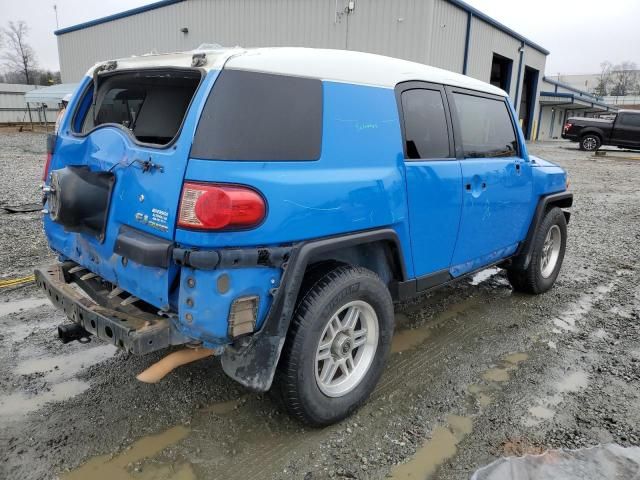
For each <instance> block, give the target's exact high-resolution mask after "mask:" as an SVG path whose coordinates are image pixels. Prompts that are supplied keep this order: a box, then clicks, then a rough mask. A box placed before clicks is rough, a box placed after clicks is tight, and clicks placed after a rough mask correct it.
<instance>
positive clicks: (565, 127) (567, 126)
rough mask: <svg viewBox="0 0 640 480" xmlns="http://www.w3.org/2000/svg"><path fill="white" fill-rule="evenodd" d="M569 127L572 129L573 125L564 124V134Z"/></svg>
mask: <svg viewBox="0 0 640 480" xmlns="http://www.w3.org/2000/svg"><path fill="white" fill-rule="evenodd" d="M571 127H573V123H569V122H567V123H565V124H564V131H565V132H566V131H567V130H569V129H570V128H571Z"/></svg>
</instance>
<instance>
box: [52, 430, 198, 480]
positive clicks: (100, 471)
mask: <svg viewBox="0 0 640 480" xmlns="http://www.w3.org/2000/svg"><path fill="white" fill-rule="evenodd" d="M188 435H189V429H188V428H186V427H184V426H181V425H178V426H175V427H173V428H170V429H169V430H166V431H165V432H162V433H160V434H157V435H149V436H148V437H144V438H141V439H140V440H138V441H136V442H134V443H133V444H132V445H131V446H130V447H128V448H127V449H125V450H124V451H123V452H122V453H120V454H118V455H115V456H112V455H102V456H100V457H95V458H93V459H91V460H89V461H88V462H86V463H85V464H83V465H82V466H80V467H79V468H77V469H75V470H72V471H70V472H68V473H65V474H63V475H61V476H60V478H61V480H85V479H89V478H90V479H91V480H129V479H136V480H140V479H144V480H147V479H148V480H151V479H154V480H156V479H157V480H165V479H166V480H168V479H173V480H191V479H195V478H196V477H195V473H194V471H193V469H192V468H191V465H190V464H188V463H178V464H170V463H166V464H164V463H160V462H153V463H152V462H147V463H145V464H144V467H142V466H140V465H139V463H140V462H142V461H143V460H145V459H147V458H151V457H154V456H156V455H158V454H159V453H161V452H162V451H163V450H164V449H166V448H168V447H170V446H172V445H175V444H176V443H178V442H180V441H181V440H184V439H185V438H186V437H187V436H188Z"/></svg>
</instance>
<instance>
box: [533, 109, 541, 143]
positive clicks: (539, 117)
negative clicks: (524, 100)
mask: <svg viewBox="0 0 640 480" xmlns="http://www.w3.org/2000/svg"><path fill="white" fill-rule="evenodd" d="M542 108H543V106H542V104H540V108H539V109H538V129H537V130H536V138H535V139H534V140H535V141H536V142H537V141H538V137H539V136H540V122H542Z"/></svg>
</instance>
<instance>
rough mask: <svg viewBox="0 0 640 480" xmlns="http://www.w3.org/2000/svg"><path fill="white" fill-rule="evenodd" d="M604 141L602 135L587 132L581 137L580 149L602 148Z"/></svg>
mask: <svg viewBox="0 0 640 480" xmlns="http://www.w3.org/2000/svg"><path fill="white" fill-rule="evenodd" d="M601 144H602V142H601V141H600V137H599V136H597V135H594V134H587V135H585V136H583V137H582V138H581V139H580V150H586V151H587V152H593V151H595V150H597V149H599V148H600V145H601Z"/></svg>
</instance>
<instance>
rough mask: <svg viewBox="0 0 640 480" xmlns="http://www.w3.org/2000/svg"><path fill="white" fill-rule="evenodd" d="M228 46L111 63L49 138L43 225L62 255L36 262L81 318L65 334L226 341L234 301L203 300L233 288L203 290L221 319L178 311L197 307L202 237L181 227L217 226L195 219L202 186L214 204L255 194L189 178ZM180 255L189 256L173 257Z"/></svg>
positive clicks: (240, 312)
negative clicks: (182, 236)
mask: <svg viewBox="0 0 640 480" xmlns="http://www.w3.org/2000/svg"><path fill="white" fill-rule="evenodd" d="M230 54H231V53H230V52H229V51H218V52H209V53H207V54H195V55H193V56H191V55H185V54H176V55H162V56H150V57H140V58H137V59H130V60H124V61H118V62H107V63H104V64H101V65H98V66H96V67H95V68H94V69H93V70H92V71H91V72H90V74H89V75H88V76H87V77H85V79H84V80H83V82H82V83H81V85H80V86H79V88H78V90H77V92H76V93H75V94H74V96H73V98H72V99H71V101H70V104H69V107H68V109H67V112H66V114H65V117H64V118H63V120H62V122H61V124H60V128H59V130H58V132H57V134H56V136H54V137H51V138H50V139H49V142H48V143H49V145H48V147H49V148H48V151H49V158H48V160H47V163H46V166H45V172H44V180H45V184H44V186H43V192H44V194H45V198H44V201H45V207H44V212H45V215H44V229H45V233H46V236H47V239H48V242H49V245H50V247H51V248H52V249H53V250H54V251H55V252H56V253H58V254H59V258H60V263H58V264H56V265H52V266H49V267H44V268H40V269H38V270H36V281H37V284H38V285H39V286H40V287H41V288H42V289H43V290H44V291H45V292H46V293H47V295H48V296H49V298H50V299H51V300H52V302H53V303H54V304H55V305H56V306H58V307H60V308H62V309H64V311H65V312H66V314H67V316H68V317H69V318H70V319H71V320H72V321H73V322H74V324H72V325H68V326H66V327H64V326H63V327H62V328H61V329H60V336H61V338H62V339H63V340H67V341H68V340H73V339H78V338H82V337H86V336H89V335H95V336H97V337H99V338H101V339H103V340H106V341H108V342H110V343H112V344H114V345H116V346H118V347H120V348H124V349H126V350H128V351H130V352H133V353H137V354H144V353H148V352H151V351H154V350H158V349H162V348H165V347H167V346H170V345H176V344H183V343H191V344H196V345H204V346H206V347H209V348H214V349H217V348H220V347H221V346H223V345H224V344H226V343H229V341H230V339H231V337H230V331H229V329H228V325H227V317H228V314H229V304H230V303H231V301H232V299H231V298H229V299H227V300H226V301H225V302H223V303H222V304H220V305H219V307H218V308H214V307H212V305H216V302H215V301H214V302H212V303H210V304H209V305H208V306H207V307H205V305H203V303H204V302H206V301H207V293H208V295H216V294H218V295H219V291H221V292H223V293H227V292H229V291H230V292H231V293H233V289H232V288H230V287H227V288H226V289H223V288H222V287H224V281H223V280H222V281H218V284H219V286H220V287H219V288H218V290H219V291H218V290H214V289H213V288H212V289H211V291H210V292H207V293H205V292H202V293H201V294H200V297H199V298H198V301H199V302H200V304H199V305H198V309H199V312H203V307H204V313H205V314H206V315H208V316H209V317H211V318H213V317H215V321H213V320H211V321H209V322H206V323H205V324H204V325H202V324H198V323H194V322H192V314H191V313H188V314H185V313H184V312H183V314H182V316H181V315H180V313H181V306H182V307H183V309H184V308H189V307H194V298H196V297H197V295H195V294H192V295H188V298H187V295H186V294H185V292H184V289H185V288H187V289H189V288H191V289H192V290H193V287H195V279H194V277H195V275H194V274H191V275H190V276H189V278H188V279H187V278H185V275H186V272H185V271H184V263H185V261H186V260H187V258H186V255H188V252H191V251H193V250H198V245H197V244H193V243H192V244H184V243H182V244H179V245H178V244H176V241H175V240H176V228H177V227H178V225H182V226H186V227H188V228H196V229H199V228H200V227H202V228H203V229H206V228H207V227H208V225H197V224H194V223H193V222H194V221H198V219H197V217H196V216H195V213H194V211H193V209H194V208H195V203H196V201H197V200H198V198H199V197H200V196H201V195H203V194H204V195H207V196H208V198H210V202H213V204H211V205H210V206H213V207H215V203H216V201H217V200H218V199H219V198H220V195H222V196H227V197H229V196H230V197H231V198H232V201H233V199H235V201H236V202H240V203H241V204H242V202H244V203H247V201H248V202H249V203H251V201H253V200H255V199H254V198H253V197H252V198H248V199H247V196H249V197H251V195H253V196H258V194H257V193H255V192H253V190H251V189H244V190H242V189H240V188H239V187H238V186H220V185H218V186H216V185H201V184H199V183H198V182H188V181H187V182H186V183H185V173H186V171H187V166H188V163H189V153H190V150H191V145H192V140H193V136H194V132H195V129H196V125H197V122H198V117H199V115H200V113H201V110H202V105H203V104H204V103H205V101H206V97H207V95H208V93H209V91H210V89H211V86H212V85H213V83H214V82H215V80H216V78H217V76H218V73H219V69H218V67H221V65H222V64H223V62H224V60H225V58H227V57H228V56H229V55H230ZM207 57H208V58H207ZM203 64H207V67H208V68H203ZM189 202H191V203H189ZM202 203H203V202H200V203H199V205H201V204H202ZM259 203H260V205H261V208H262V212H261V211H259V208H258V210H257V211H254V212H253V214H252V215H253V217H252V219H253V220H251V221H252V222H255V221H256V220H258V221H259V220H261V218H262V216H263V215H264V208H265V205H264V202H263V201H262V199H261V197H260V202H259ZM181 204H182V206H183V207H182V208H183V210H184V211H183V213H182V215H181V214H180V211H179V209H180V207H181ZM189 207H191V210H189ZM185 209H186V210H185ZM214 210H215V209H214ZM185 212H186V213H185ZM218 217H220V215H218ZM222 217H224V214H223V215H222ZM222 217H220V218H216V214H213V215H212V216H210V217H206V222H213V223H212V225H213V226H214V227H215V226H216V222H218V223H219V222H221V221H222V222H224V221H225V218H222ZM236 220H237V219H236ZM206 222H205V223H206ZM224 226H226V224H225V225H224ZM239 226H240V227H243V224H242V219H240V225H239ZM175 252H181V253H180V255H181V256H180V259H181V260H182V262H176V261H175V260H174V254H175ZM197 257H198V255H197V254H194V255H193V258H194V261H195V263H196V264H197ZM249 275H250V274H249ZM181 277H182V280H181ZM190 286H191V287H190ZM265 288H267V286H265ZM181 290H183V291H182V293H181ZM256 293H257V292H247V295H245V297H247V299H248V301H246V302H244V303H243V302H240V303H239V306H238V308H237V309H236V310H237V311H236V312H235V314H234V318H236V319H237V321H238V323H239V324H240V327H239V329H237V331H236V332H235V334H236V335H239V334H246V333H249V332H252V331H253V330H254V328H255V326H256V319H255V312H249V313H250V315H249V317H251V321H250V322H245V324H242V322H243V318H245V317H247V314H246V312H245V311H246V310H251V309H253V310H255V309H257V308H258V304H257V301H256V300H255V298H257V295H256ZM181 296H182V298H181ZM218 303H219V302H218ZM225 308H226V311H224V309H225ZM218 316H220V318H217V317H218ZM247 318H248V317H247Z"/></svg>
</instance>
